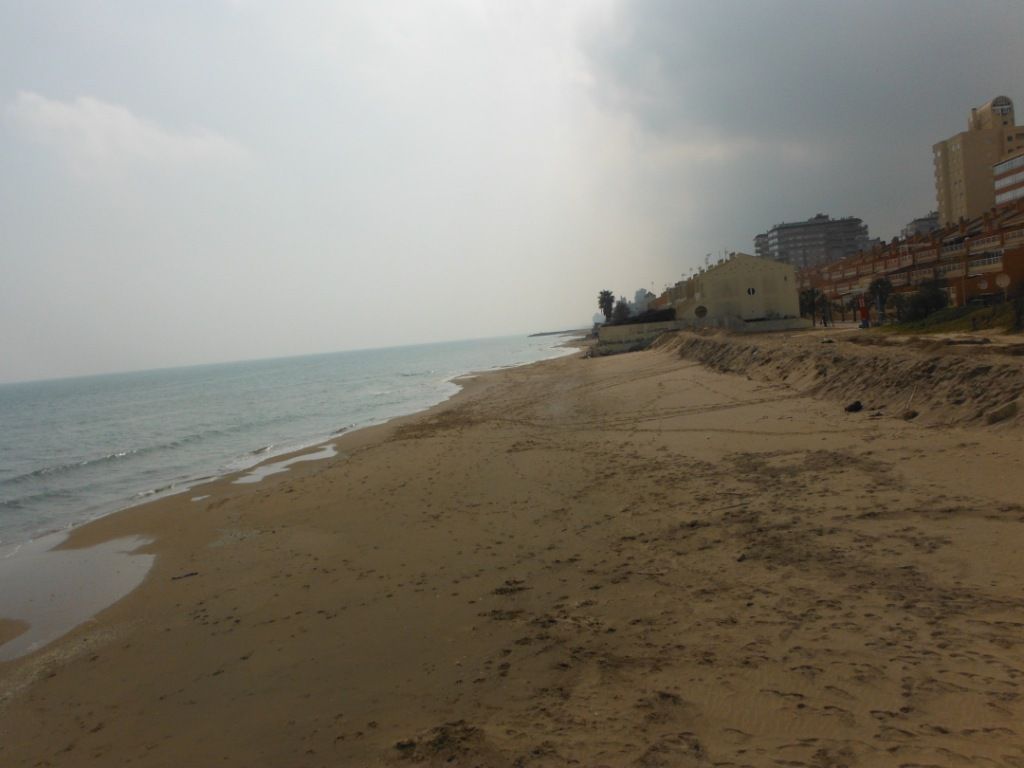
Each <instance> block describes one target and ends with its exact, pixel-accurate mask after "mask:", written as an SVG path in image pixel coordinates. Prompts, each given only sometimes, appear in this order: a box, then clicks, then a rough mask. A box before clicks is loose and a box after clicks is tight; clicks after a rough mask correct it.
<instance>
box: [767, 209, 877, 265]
mask: <svg viewBox="0 0 1024 768" xmlns="http://www.w3.org/2000/svg"><path fill="white" fill-rule="evenodd" d="M867 244H868V228H867V225H865V224H864V222H863V221H861V220H860V219H858V218H856V217H853V216H848V217H845V218H842V219H833V218H830V217H829V216H827V215H825V214H824V213H819V214H817V215H816V216H812V217H811V218H809V219H808V220H807V221H796V222H783V223H782V224H776V225H775V226H774V227H772V228H771V229H769V230H768V231H767V232H764V233H762V234H760V235H758V236H757V237H755V238H754V252H755V253H756V254H757V255H758V256H759V257H761V258H762V259H773V260H775V261H782V262H785V263H786V264H789V265H791V266H793V267H795V268H796V269H807V268H809V267H815V266H818V265H819V264H828V263H830V262H833V261H839V260H840V259H844V258H846V257H848V256H852V255H853V254H855V253H857V252H858V251H861V250H863V249H864V248H866V247H867Z"/></svg>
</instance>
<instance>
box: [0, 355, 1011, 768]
mask: <svg viewBox="0 0 1024 768" xmlns="http://www.w3.org/2000/svg"><path fill="white" fill-rule="evenodd" d="M333 442H334V445H335V448H336V450H337V456H335V457H333V458H327V459H325V460H323V461H309V462H301V463H296V464H293V465H291V466H290V467H289V469H288V471H287V472H284V473H279V474H273V475H270V476H266V477H265V478H264V479H262V480H261V481H259V482H256V483H251V484H232V483H231V482H230V478H229V479H225V480H221V481H217V482H214V483H211V484H208V485H205V486H201V487H199V488H196V489H193V491H192V492H190V494H189V495H187V496H182V497H175V498H169V499H162V500H159V501H157V502H154V503H153V504H150V505H146V506H144V507H140V508H136V509H132V510H128V511H126V512H124V513H119V514H117V515H112V516H110V517H107V518H103V519H101V520H99V521H96V522H95V523H92V524H90V525H88V526H85V527H83V528H81V529H78V530H76V531H75V532H74V533H73V535H72V536H71V537H70V539H69V541H68V542H67V544H66V545H65V546H68V547H72V548H73V547H83V546H88V545H95V544H98V543H101V542H104V541H109V540H113V539H119V538H123V537H126V536H139V537H145V538H149V539H152V543H150V544H148V545H146V546H144V547H142V548H141V549H138V550H134V552H137V553H150V554H155V555H156V556H157V557H156V561H155V564H154V565H153V567H152V570H151V571H150V573H149V575H148V577H147V578H146V580H145V582H144V583H143V584H142V586H141V587H140V588H138V589H137V590H135V591H134V592H132V593H131V594H130V595H128V596H127V597H126V598H125V599H123V600H122V601H120V602H119V603H117V604H116V605H114V606H112V607H111V608H109V609H107V610H105V611H103V612H102V613H101V614H100V615H99V616H98V617H96V619H95V620H94V621H90V622H87V623H86V624H83V625H82V626H80V627H79V628H78V629H76V630H74V631H73V632H71V633H70V634H68V635H67V636H65V637H64V638H62V639H61V640H59V641H57V642H55V643H53V644H51V645H49V646H47V647H46V648H45V649H43V650H41V651H39V652H36V653H34V654H32V655H30V656H27V657H24V658H23V659H20V660H17V661H14V662H10V663H5V664H0V764H3V765H4V766H7V765H11V766H21V765H37V764H40V765H52V766H77V765H87V764H88V765H96V764H99V765H121V764H128V763H132V764H137V765H146V766H179V765H212V764H217V765H228V766H243V765H244V766H257V765H268V766H270V765H273V766H279V765H287V766H321V765H323V766H339V765H343V766H372V765H402V764H419V765H438V766H440V765H460V766H470V765H473V766H513V765H515V766H562V765H584V766H598V765H606V766H620V765H639V766H657V765H665V766H677V765H678V766H687V765H694V766H710V765H756V766H760V765H787V766H826V765H871V766H909V765H943V766H958V765H964V766H967V765H1024V726H1022V725H1021V723H1022V722H1024V701H1022V699H1021V694H1022V692H1024V690H1022V688H1021V685H1022V682H1024V563H1022V560H1021V558H1020V556H1019V552H1020V545H1021V541H1022V536H1021V530H1022V524H1024V506H1022V505H1021V501H1020V500H1021V499H1022V498H1024V493H1022V492H1024V473H1022V472H1021V464H1022V455H1021V454H1022V452H1021V439H1020V432H1019V430H1016V429H998V428H990V429H980V428H971V429H959V428H952V427H943V428H939V427H927V426H923V425H921V424H917V423H913V422H904V421H903V420H901V419H898V418H886V417H881V418H873V417H872V416H871V414H869V413H868V412H866V411H864V412H860V413H846V412H844V411H843V409H842V406H841V405H837V403H836V402H834V401H827V400H819V399H812V398H809V397H806V396H803V395H801V394H800V393H799V392H798V391H797V390H796V389H794V388H791V387H787V386H785V385H783V384H781V383H768V382H763V381H753V380H749V379H747V378H745V377H742V376H737V375H731V374H722V373H716V372H713V371H710V370H708V369H706V368H704V367H702V366H700V365H699V364H697V363H694V362H688V361H685V360H681V359H679V357H678V356H677V355H676V354H675V353H672V352H669V351H649V352H644V353H638V354H632V355H622V356H618V357H610V358H600V359H591V360H583V359H579V358H575V357H573V358H563V359H560V360H554V361H548V362H545V363H542V364H538V365H533V366H528V367H524V368H518V369H511V370H507V371H501V372H498V373H493V374H486V375H483V376H480V377H478V378H475V379H472V380H471V381H470V383H469V386H468V387H467V390H466V391H465V392H464V393H463V394H461V395H460V396H459V397H457V398H455V399H454V400H453V401H450V402H449V403H447V404H444V405H442V406H440V407H438V408H435V409H433V410H431V411H429V412H427V413H425V414H423V415H420V416H415V417H410V418H407V419H403V420H399V421H397V422H394V423H391V424H388V425H384V426H381V427H375V428H372V429H369V430H363V431H361V432H357V433H353V434H351V435H345V436H342V437H341V438H340V439H338V440H336V441H333ZM200 496H205V497H206V498H202V499H200V500H199V501H191V500H190V498H197V497H200ZM9 627H10V625H9V624H2V623H0V632H6V631H8V628H9Z"/></svg>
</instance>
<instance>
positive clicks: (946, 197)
mask: <svg viewBox="0 0 1024 768" xmlns="http://www.w3.org/2000/svg"><path fill="white" fill-rule="evenodd" d="M1021 147H1024V126H1018V125H1016V124H1015V118H1014V114H1013V102H1012V101H1010V99H1009V98H1007V97H1006V96H996V97H995V98H994V99H992V101H990V102H988V103H987V104H985V105H984V106H981V107H977V108H975V109H972V110H971V114H970V117H969V118H968V119H967V130H966V131H962V132H961V133H958V134H957V135H956V136H953V137H951V138H948V139H946V140H945V141H940V142H939V143H938V144H935V145H934V146H933V147H932V152H933V155H934V161H935V193H936V197H937V198H938V203H939V223H940V224H941V225H942V226H947V225H949V224H955V223H956V222H957V221H959V220H960V218H961V217H963V218H965V219H972V218H975V217H977V216H980V215H981V214H983V213H984V212H985V211H987V210H989V209H990V208H992V206H994V205H995V203H996V195H995V188H994V186H993V176H992V166H993V165H995V164H996V163H998V162H999V161H1001V160H1004V159H1005V158H1006V157H1007V156H1009V155H1012V154H1014V153H1016V152H1017V151H1019V150H1020V149H1021Z"/></svg>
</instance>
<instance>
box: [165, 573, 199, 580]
mask: <svg viewBox="0 0 1024 768" xmlns="http://www.w3.org/2000/svg"><path fill="white" fill-rule="evenodd" d="M198 575H199V571H189V572H188V573H183V574H181V575H180V576H171V581H177V580H178V579H187V578H188V577H189V576H198Z"/></svg>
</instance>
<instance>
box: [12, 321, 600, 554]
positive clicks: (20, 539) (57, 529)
mask: <svg viewBox="0 0 1024 768" xmlns="http://www.w3.org/2000/svg"><path fill="white" fill-rule="evenodd" d="M569 333H572V332H569ZM544 335H566V332H558V333H551V334H544ZM581 339H582V337H572V338H570V339H568V340H567V341H566V342H564V343H562V344H558V345H556V346H552V347H550V348H549V349H547V350H546V352H547V354H548V356H546V357H543V358H540V359H539V360H532V361H528V362H525V363H512V364H510V365H507V366H506V365H502V366H497V367H495V368H493V369H485V371H484V372H486V371H487V370H502V369H504V368H507V367H513V368H514V367H519V366H522V365H532V364H534V363H536V362H543V361H544V360H552V359H558V358H559V357H562V356H564V355H567V354H571V353H570V352H564V351H560V350H561V349H562V348H568V347H574V346H575V345H574V343H573V342H574V341H578V340H581ZM329 354H333V353H329ZM256 362H259V361H256ZM231 364H232V363H227V364H210V365H203V366H191V367H198V368H205V367H211V366H217V365H231ZM128 373H129V374H130V373H143V374H145V373H150V372H149V371H140V372H128ZM475 374H476V371H472V370H470V371H464V372H462V373H457V374H454V375H453V376H451V377H450V378H448V379H445V380H444V383H445V384H453V385H455V387H456V389H455V391H453V392H450V393H448V394H446V395H443V397H442V399H440V400H438V401H436V402H434V403H432V404H430V405H427V406H425V407H420V408H416V409H415V410H412V411H404V412H399V413H397V414H395V415H393V416H387V417H385V418H383V419H380V420H374V419H371V420H370V421H367V422H363V423H360V424H351V425H349V426H347V427H342V428H339V429H335V430H333V431H332V432H330V433H329V434H319V435H316V436H312V437H306V438H298V439H294V440H290V441H287V442H286V443H285V446H286V447H280V448H278V449H277V451H276V452H275V451H274V450H273V448H274V446H271V449H272V450H270V451H266V452H265V449H266V448H267V446H263V447H258V448H256V449H252V450H249V449H246V450H244V451H243V452H241V453H237V454H233V455H231V456H230V457H228V458H225V459H222V460H221V467H220V468H218V469H216V470H215V471H214V473H213V474H208V471H209V470H202V473H201V474H197V475H195V476H189V477H184V478H181V479H177V480H175V479H170V480H168V481H167V483H168V484H166V485H160V486H159V487H156V488H142V489H141V490H137V491H132V492H131V495H130V496H126V497H122V498H120V499H117V500H112V501H110V502H109V503H108V502H103V503H99V504H96V505H94V507H93V509H92V510H87V511H85V512H82V513H79V514H78V515H77V516H75V517H74V518H69V519H68V520H67V521H65V522H63V524H61V525H59V526H52V525H50V526H45V525H44V526H42V527H39V528H36V529H33V530H31V531H30V532H28V533H27V534H19V535H18V536H16V537H14V538H11V539H8V540H0V559H2V558H4V557H8V556H12V555H16V553H17V551H18V550H19V549H20V548H21V547H23V546H25V545H26V544H31V543H32V542H34V541H37V540H39V539H41V538H45V537H50V536H56V535H60V534H67V533H68V532H69V531H72V530H74V529H76V528H79V527H81V526H84V525H89V524H91V523H93V522H95V521H96V520H100V519H102V518H104V517H106V516H108V515H111V514H116V513H118V512H122V511H124V510H129V509H134V508H137V507H140V506H144V505H146V504H150V503H152V502H155V501H159V500H161V499H166V498H172V497H175V496H178V495H182V494H186V493H189V492H190V491H192V490H194V489H196V488H199V487H201V486H203V485H204V484H206V483H209V482H214V481H216V480H219V479H223V478H226V477H232V476H234V475H238V474H244V473H246V472H249V471H251V470H254V469H256V468H258V467H260V466H262V465H264V464H268V463H271V462H275V461H283V460H287V459H290V458H293V457H295V456H297V455H299V454H302V453H306V452H310V451H314V450H316V449H318V448H320V447H321V446H323V445H325V444H327V443H330V442H331V441H333V440H336V439H337V438H338V437H339V436H341V435H345V434H349V433H351V432H355V431H358V430H361V429H367V428H370V427H374V426H378V425H380V424H385V423H387V422H389V421H391V420H393V419H396V418H403V417H405V416H410V415H415V414H417V413H422V412H425V411H427V410H429V409H430V408H433V407H435V406H436V405H438V404H440V403H443V402H446V401H447V400H449V399H451V398H453V397H456V396H457V395H458V394H459V392H460V385H459V380H460V379H464V378H467V377H471V376H473V375H475ZM100 375H103V374H100ZM111 375H115V376H118V375H125V374H111ZM87 378H93V377H87ZM49 381H51V380H45V381H44V383H48V382H49ZM24 383H29V384H31V383H34V382H24Z"/></svg>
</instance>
